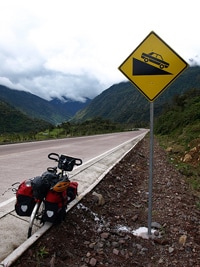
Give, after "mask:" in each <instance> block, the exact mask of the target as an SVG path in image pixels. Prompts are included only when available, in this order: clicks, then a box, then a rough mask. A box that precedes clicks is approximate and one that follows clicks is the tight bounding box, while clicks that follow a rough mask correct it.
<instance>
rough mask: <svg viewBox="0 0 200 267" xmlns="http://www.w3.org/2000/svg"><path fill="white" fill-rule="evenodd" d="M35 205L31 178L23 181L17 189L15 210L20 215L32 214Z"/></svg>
mask: <svg viewBox="0 0 200 267" xmlns="http://www.w3.org/2000/svg"><path fill="white" fill-rule="evenodd" d="M34 206H35V199H34V197H33V188H32V186H31V180H26V181H23V182H22V183H21V184H20V185H19V187H18V189H17V191H16V203H15V211H16V213H17V214H18V215H19V216H31V213H32V211H33V208H34Z"/></svg>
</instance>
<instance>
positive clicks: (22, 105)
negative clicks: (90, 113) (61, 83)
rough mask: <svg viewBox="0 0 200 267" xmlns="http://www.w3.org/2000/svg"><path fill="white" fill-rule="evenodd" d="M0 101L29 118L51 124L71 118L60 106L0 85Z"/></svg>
mask: <svg viewBox="0 0 200 267" xmlns="http://www.w3.org/2000/svg"><path fill="white" fill-rule="evenodd" d="M0 100H1V101H4V102H6V103H9V104H10V105H11V106H13V107H15V108H17V109H19V110H20V111H21V112H23V113H24V114H26V115H27V116H29V117H31V118H39V119H42V120H45V121H48V122H50V123H52V124H58V123H61V122H63V121H66V120H69V119H70V118H71V117H72V116H71V115H70V114H69V113H68V112H67V109H66V108H64V107H63V106H62V105H57V106H55V105H53V104H52V103H51V102H49V101H47V100H45V99H42V98H40V97H38V96H36V95H33V94H31V93H28V92H25V91H19V90H14V89H9V88H7V87H5V86H2V85H0Z"/></svg>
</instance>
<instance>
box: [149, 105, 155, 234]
mask: <svg viewBox="0 0 200 267" xmlns="http://www.w3.org/2000/svg"><path fill="white" fill-rule="evenodd" d="M153 117H154V105H153V102H151V103H150V157H149V203H148V205H149V207H148V235H151V221H152V187H153V186H152V185H153V148H154V145H153V143H154V140H153Z"/></svg>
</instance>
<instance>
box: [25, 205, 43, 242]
mask: <svg viewBox="0 0 200 267" xmlns="http://www.w3.org/2000/svg"><path fill="white" fill-rule="evenodd" d="M43 205H44V204H43V202H37V203H36V204H35V206H34V209H33V211H32V213H31V217H30V220H29V228H28V236H27V237H28V238H29V237H31V235H32V232H33V227H34V228H35V229H34V230H35V231H36V230H37V229H38V228H39V227H41V223H42V222H41V218H42V214H43V210H44V206H43Z"/></svg>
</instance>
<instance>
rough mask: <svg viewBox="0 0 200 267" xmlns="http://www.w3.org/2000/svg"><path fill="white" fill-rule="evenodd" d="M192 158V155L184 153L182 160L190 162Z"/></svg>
mask: <svg viewBox="0 0 200 267" xmlns="http://www.w3.org/2000/svg"><path fill="white" fill-rule="evenodd" d="M191 160H192V156H191V155H190V154H188V153H187V154H185V156H184V158H183V162H190V161H191Z"/></svg>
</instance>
